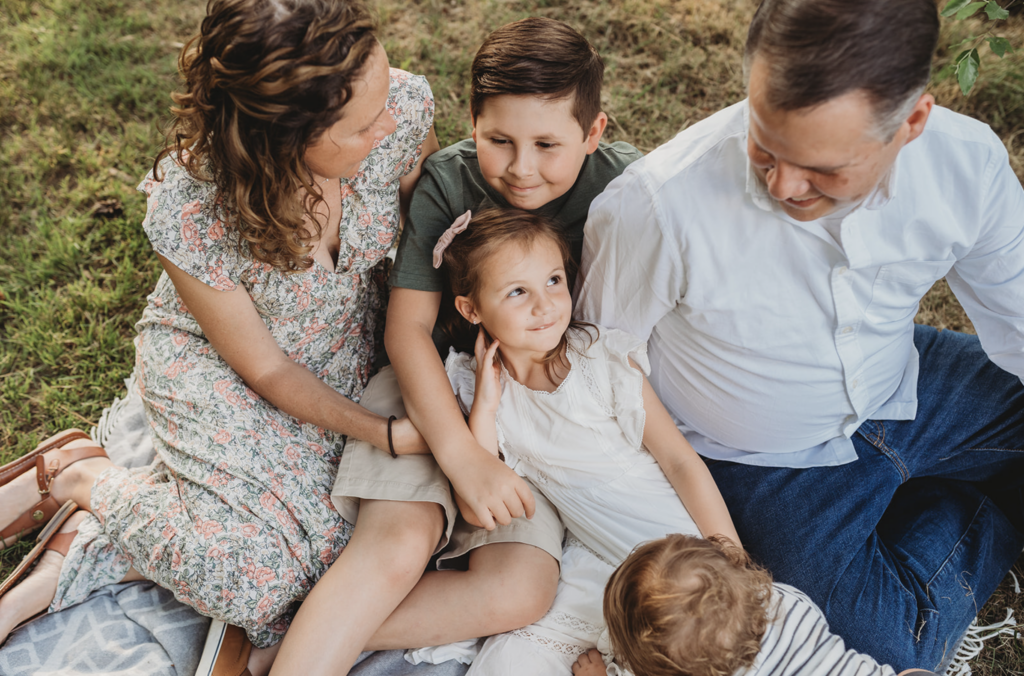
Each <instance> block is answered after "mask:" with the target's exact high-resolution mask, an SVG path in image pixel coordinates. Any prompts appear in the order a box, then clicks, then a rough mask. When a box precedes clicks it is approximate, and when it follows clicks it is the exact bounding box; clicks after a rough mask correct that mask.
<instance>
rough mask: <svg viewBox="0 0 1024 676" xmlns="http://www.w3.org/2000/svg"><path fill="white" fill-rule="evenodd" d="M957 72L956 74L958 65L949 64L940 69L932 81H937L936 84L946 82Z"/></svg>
mask: <svg viewBox="0 0 1024 676" xmlns="http://www.w3.org/2000/svg"><path fill="white" fill-rule="evenodd" d="M955 72H956V64H955V63H947V64H946V65H945V66H943V67H942V68H940V69H939V71H938V72H937V73H935V75H933V76H932V80H933V81H935V82H945V81H946V80H948V79H949V78H950V77H951V76H952V75H953V73H955Z"/></svg>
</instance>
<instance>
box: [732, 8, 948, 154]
mask: <svg viewBox="0 0 1024 676" xmlns="http://www.w3.org/2000/svg"><path fill="white" fill-rule="evenodd" d="M938 38H939V16H938V10H937V8H936V6H935V0H857V1H856V2H854V1H852V0H764V2H762V3H761V6H760V7H758V9H757V12H756V13H755V14H754V19H753V21H752V22H751V23H750V30H749V32H748V33H747V48H746V54H745V57H744V58H745V63H746V66H747V71H748V75H749V68H750V65H751V63H752V62H753V60H754V57H755V56H759V57H762V58H763V59H764V63H765V64H766V65H767V66H768V68H769V81H768V83H767V92H768V104H769V105H771V106H772V107H774V108H776V109H778V110H798V109H800V108H808V107H811V106H816V105H819V104H821V103H824V102H826V101H830V100H832V99H834V98H836V97H838V96H842V95H843V94H846V93H848V92H851V91H858V90H860V91H864V92H865V93H866V94H867V95H868V97H869V98H870V100H871V103H872V104H873V105H874V107H875V114H876V119H877V121H878V127H879V131H880V132H881V134H880V135H881V136H883V137H886V140H888V139H889V138H891V137H892V134H893V133H895V131H896V128H897V127H898V126H899V124H901V123H902V122H903V119H904V118H903V117H901V116H900V115H899V113H901V112H903V111H906V112H907V114H909V110H908V109H907V108H908V103H910V100H911V99H913V101H915V102H916V99H917V96H919V95H920V93H921V92H922V91H923V90H924V88H925V86H926V85H927V84H928V80H929V77H930V73H931V63H932V54H933V53H934V51H935V44H936V42H937V41H938ZM896 118H899V119H896Z"/></svg>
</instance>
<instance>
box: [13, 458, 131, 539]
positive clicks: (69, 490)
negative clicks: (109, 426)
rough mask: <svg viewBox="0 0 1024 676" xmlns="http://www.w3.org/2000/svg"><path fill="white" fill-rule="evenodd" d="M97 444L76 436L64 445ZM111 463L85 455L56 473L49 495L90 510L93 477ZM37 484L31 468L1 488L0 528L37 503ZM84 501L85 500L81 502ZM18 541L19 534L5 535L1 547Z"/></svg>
mask: <svg viewBox="0 0 1024 676" xmlns="http://www.w3.org/2000/svg"><path fill="white" fill-rule="evenodd" d="M95 445H96V443H95V442H94V441H92V440H90V439H75V440H73V441H70V442H68V443H67V444H66V445H65V448H75V447H77V446H95ZM111 466H112V463H111V462H110V461H109V460H107V459H106V458H88V459H86V460H80V461H78V462H76V463H75V464H73V465H70V466H69V467H68V468H67V469H66V470H64V471H63V472H61V473H60V474H59V475H57V478H56V479H54V480H53V484H51V486H50V491H51V495H53V498H54V500H56V501H57V504H64V502H66V501H67V500H74V501H75V502H77V503H78V506H79V508H81V509H86V510H87V509H89V496H90V493H91V491H92V485H93V484H94V483H95V482H96V477H97V476H99V474H100V473H101V472H103V470H105V469H107V468H108V467H111ZM39 500H40V496H39V487H38V485H37V484H36V470H35V468H34V467H33V468H30V469H29V470H28V471H27V472H25V473H24V474H22V475H21V476H19V477H18V478H17V479H14V480H13V481H11V482H10V483H8V484H7V485H6V486H4V487H3V488H0V529H3V528H6V527H7V525H8V524H10V523H11V522H13V521H14V520H15V519H17V518H18V516H19V515H20V514H21V513H22V512H24V511H25V510H26V509H28V508H29V507H31V506H32V505H34V504H36V503H37V502H39ZM83 500H84V501H83ZM17 540H18V536H16V535H15V536H12V537H9V538H7V539H6V540H5V541H4V542H3V546H2V547H0V549H2V548H3V547H7V546H9V545H11V544H13V543H14V542H16V541H17Z"/></svg>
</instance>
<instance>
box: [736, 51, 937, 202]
mask: <svg viewBox="0 0 1024 676" xmlns="http://www.w3.org/2000/svg"><path fill="white" fill-rule="evenodd" d="M767 83H768V66H767V64H766V63H765V62H764V60H763V59H762V58H761V57H758V56H755V57H754V61H753V63H752V64H751V69H750V86H749V103H750V128H749V133H748V134H747V154H748V155H749V156H750V162H751V164H752V165H753V168H754V171H755V172H756V173H757V175H758V176H759V177H760V178H761V180H762V181H764V183H765V185H766V186H767V187H768V192H769V194H770V195H771V196H772V197H773V198H774V199H775V200H777V201H778V203H779V205H780V206H781V207H782V209H783V210H784V211H785V212H786V213H787V214H789V215H790V216H791V217H792V218H794V219H796V220H798V221H813V220H815V219H818V218H821V217H822V216H827V215H828V214H830V213H832V212H834V211H836V210H838V209H841V208H842V207H843V206H845V205H849V204H854V203H857V202H860V201H861V200H863V199H864V198H865V197H867V196H868V194H870V193H871V191H872V190H874V188H875V187H876V186H877V185H878V183H879V181H881V179H882V178H883V177H884V176H885V174H886V173H887V172H888V171H889V169H890V168H891V167H892V165H893V163H894V162H895V161H896V155H897V154H898V153H899V151H900V148H902V147H903V146H904V145H906V143H908V142H909V140H911V138H912V137H916V135H917V133H920V131H917V130H915V129H912V125H911V124H909V123H907V122H905V123H904V124H902V125H901V126H900V128H899V130H897V132H896V135H895V136H894V137H893V139H892V140H891V141H889V142H888V143H886V142H884V141H882V140H879V139H878V138H877V136H876V135H875V133H874V121H875V118H874V108H873V106H872V104H871V102H870V101H869V100H868V97H867V96H866V95H865V94H864V93H863V92H862V91H854V92H848V93H846V94H843V95H842V96H838V97H836V98H834V99H831V100H829V101H826V102H825V103H823V104H821V105H818V106H814V107H811V108H801V109H799V110H790V111H784V110H776V109H774V108H772V107H771V106H770V105H769V104H768V92H767ZM922 98H924V97H922ZM928 109H929V110H930V105H929V106H928ZM915 110H916V109H915ZM924 117H925V118H927V113H926V114H925V116H924ZM923 124H924V123H923V121H922V122H921V127H923ZM914 131H917V133H914Z"/></svg>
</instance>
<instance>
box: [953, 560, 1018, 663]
mask: <svg viewBox="0 0 1024 676" xmlns="http://www.w3.org/2000/svg"><path fill="white" fill-rule="evenodd" d="M1010 575H1012V576H1013V591H1014V592H1015V593H1017V594H1019V593H1020V583H1019V582H1018V581H1017V576H1016V575H1014V574H1013V571H1010ZM999 635H1006V636H1012V637H1013V638H1020V636H1021V635H1020V633H1019V632H1018V631H1017V620H1016V619H1015V618H1014V617H1013V609H1012V608H1007V609H1006V618H1005V619H1003V620H1002V621H1001V622H996V623H995V624H989V625H986V626H984V627H979V626H978V618H974V621H973V622H971V626H969V627H967V633H965V634H964V640H963V641H961V643H960V647H958V648H957V649H956V654H955V655H953V659H952V660H951V661H950V663H949V667H947V668H946V676H971V665H970V662H971V660H973V659H974V658H975V657H977V656H978V655H979V654H980V653H981V650H982V648H984V647H985V641H988V640H989V639H991V638H995V637H996V636H999Z"/></svg>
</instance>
